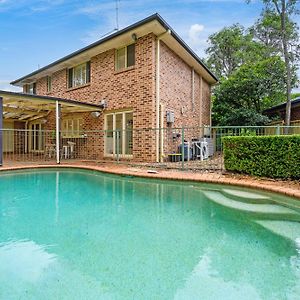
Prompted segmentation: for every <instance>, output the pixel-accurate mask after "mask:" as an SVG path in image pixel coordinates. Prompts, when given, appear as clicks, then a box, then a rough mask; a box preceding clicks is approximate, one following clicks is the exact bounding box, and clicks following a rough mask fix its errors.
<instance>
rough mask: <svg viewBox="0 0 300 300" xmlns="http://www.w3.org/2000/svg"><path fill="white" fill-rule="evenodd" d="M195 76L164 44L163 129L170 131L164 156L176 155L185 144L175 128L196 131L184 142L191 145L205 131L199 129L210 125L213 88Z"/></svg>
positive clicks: (162, 67)
mask: <svg viewBox="0 0 300 300" xmlns="http://www.w3.org/2000/svg"><path fill="white" fill-rule="evenodd" d="M192 73H193V70H192V68H191V67H190V66H188V65H187V64H186V63H185V62H184V61H183V60H182V59H181V58H180V57H179V56H178V55H177V54H176V53H174V52H173V51H172V50H171V49H170V48H168V46H167V45H165V44H164V43H163V42H161V60H160V74H161V76H160V96H161V100H160V102H161V104H162V105H163V109H164V111H163V115H164V127H165V128H167V129H166V130H165V132H164V139H165V143H164V152H165V153H170V152H176V151H177V149H178V146H179V144H181V142H182V139H181V131H180V130H177V129H174V130H173V129H172V128H179V127H195V128H194V129H187V130H185V134H184V139H185V140H186V141H191V140H192V139H193V138H195V139H197V138H199V137H200V136H202V134H203V131H202V130H199V129H198V128H196V127H199V126H203V125H210V106H211V98H210V85H209V84H208V83H207V82H206V81H205V80H204V79H203V78H202V77H201V75H199V74H198V73H196V72H195V71H194V75H192ZM193 77H194V97H193V96H192V95H193V92H192V91H193V88H192V85H193V82H192V81H193ZM167 111H172V112H174V114H175V123H174V124H167V122H166V112H167ZM175 136H177V137H175Z"/></svg>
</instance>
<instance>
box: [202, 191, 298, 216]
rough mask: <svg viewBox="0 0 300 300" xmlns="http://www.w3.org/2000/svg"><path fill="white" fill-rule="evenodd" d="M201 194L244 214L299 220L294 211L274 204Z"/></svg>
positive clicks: (216, 194)
mask: <svg viewBox="0 0 300 300" xmlns="http://www.w3.org/2000/svg"><path fill="white" fill-rule="evenodd" d="M202 192H203V194H204V195H205V196H206V197H207V198H208V199H209V200H211V201H213V202H215V203H217V204H220V205H222V206H225V207H228V208H231V209H235V210H239V211H242V212H246V213H259V214H266V215H267V216H270V217H271V216H272V215H273V216H276V215H281V216H282V217H284V216H286V217H289V216H294V217H296V218H299V219H300V215H299V214H298V213H297V212H296V211H294V210H292V209H290V208H287V207H284V206H280V205H276V204H253V203H245V202H240V201H236V200H234V199H231V198H228V197H226V196H225V195H223V194H222V193H221V192H218V191H208V190H203V191H202ZM293 219H294V218H293Z"/></svg>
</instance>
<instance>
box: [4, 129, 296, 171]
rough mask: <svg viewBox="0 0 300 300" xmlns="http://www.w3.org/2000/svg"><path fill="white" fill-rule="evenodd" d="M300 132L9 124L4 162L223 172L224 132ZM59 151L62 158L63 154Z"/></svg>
mask: <svg viewBox="0 0 300 300" xmlns="http://www.w3.org/2000/svg"><path fill="white" fill-rule="evenodd" d="M286 131H287V134H300V126H289V127H284V126H280V125H274V126H255V127H254V126H253V127H207V126H206V127H184V128H163V129H155V128H147V129H130V128H128V129H126V130H98V131H80V132H74V131H72V132H66V131H61V132H60V134H59V147H58V149H57V146H56V133H55V131H53V130H52V131H50V130H41V128H36V130H25V129H3V130H1V131H0V139H2V145H3V146H2V148H3V149H2V152H3V166H11V165H22V164H28V163H31V164H33V163H36V164H47V163H49V164H54V163H56V160H57V158H59V160H60V161H61V162H81V163H89V162H93V163H103V162H113V163H117V164H127V165H129V166H131V167H146V168H149V169H152V168H165V169H183V170H195V171H206V172H208V171H214V172H216V171H222V170H223V149H222V142H221V141H222V137H224V136H249V135H281V134H284V133H285V134H286ZM57 156H58V157H57Z"/></svg>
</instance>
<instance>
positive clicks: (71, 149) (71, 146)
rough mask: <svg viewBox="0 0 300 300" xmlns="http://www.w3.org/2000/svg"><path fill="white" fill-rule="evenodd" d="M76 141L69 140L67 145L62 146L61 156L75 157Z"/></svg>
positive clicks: (66, 157) (65, 157)
mask: <svg viewBox="0 0 300 300" xmlns="http://www.w3.org/2000/svg"><path fill="white" fill-rule="evenodd" d="M75 145H76V143H74V142H70V141H67V145H63V146H62V152H61V158H64V159H68V158H74V156H75V155H74V154H75Z"/></svg>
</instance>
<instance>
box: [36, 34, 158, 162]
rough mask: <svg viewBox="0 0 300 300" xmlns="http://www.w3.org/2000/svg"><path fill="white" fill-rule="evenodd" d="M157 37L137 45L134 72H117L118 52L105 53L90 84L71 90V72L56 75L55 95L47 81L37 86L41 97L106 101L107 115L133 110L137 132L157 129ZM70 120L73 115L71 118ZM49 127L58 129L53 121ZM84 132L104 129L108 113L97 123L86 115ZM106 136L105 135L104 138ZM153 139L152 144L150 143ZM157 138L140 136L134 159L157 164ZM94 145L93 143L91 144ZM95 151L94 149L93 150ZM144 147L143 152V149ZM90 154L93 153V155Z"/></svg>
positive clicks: (143, 39)
mask: <svg viewBox="0 0 300 300" xmlns="http://www.w3.org/2000/svg"><path fill="white" fill-rule="evenodd" d="M154 47H155V37H154V35H152V34H149V35H146V36H144V37H141V38H139V39H138V41H137V42H136V46H135V49H136V63H135V66H134V67H133V68H130V69H128V70H124V71H115V50H114V49H112V50H109V51H106V52H104V53H101V54H99V55H97V56H95V57H93V58H92V59H91V82H90V84H88V85H86V86H84V87H80V88H74V89H70V90H68V89H67V82H68V81H67V80H68V79H67V69H64V70H61V71H58V72H56V73H54V74H53V75H52V91H51V92H50V93H48V92H47V78H46V77H45V78H42V79H41V80H39V81H38V82H37V86H36V88H37V94H39V95H47V96H54V97H55V96H56V97H61V98H67V99H73V100H78V101H83V102H86V103H94V104H99V103H100V101H101V100H102V99H105V100H106V101H107V104H108V108H107V109H106V112H112V111H114V110H124V109H130V110H133V124H134V128H136V129H141V128H149V127H154V126H155V82H154V78H155V56H154V51H155V48H154ZM68 116H70V115H68ZM50 120H52V125H51V122H48V124H49V125H48V127H53V128H54V126H55V123H54V119H53V118H52V119H51V117H50ZM84 120H85V122H84V128H85V130H87V131H90V130H103V129H104V113H102V115H101V116H100V117H99V118H98V119H94V118H92V117H91V116H90V114H84ZM102 136H103V135H102ZM146 139H147V140H149V139H151V142H148V141H146ZM153 139H155V136H152V135H150V136H149V134H147V136H146V135H145V136H144V135H142V134H139V137H138V140H135V141H134V144H133V155H134V158H135V159H136V160H149V161H150V160H154V158H155V143H153ZM99 143H100V147H102V150H101V151H99V152H101V155H100V156H103V149H104V146H103V145H104V142H103V138H102V137H101V141H100V142H99ZM91 144H92V142H91ZM91 147H92V146H91ZM141 147H143V149H141ZM89 152H90V151H89Z"/></svg>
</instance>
